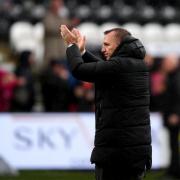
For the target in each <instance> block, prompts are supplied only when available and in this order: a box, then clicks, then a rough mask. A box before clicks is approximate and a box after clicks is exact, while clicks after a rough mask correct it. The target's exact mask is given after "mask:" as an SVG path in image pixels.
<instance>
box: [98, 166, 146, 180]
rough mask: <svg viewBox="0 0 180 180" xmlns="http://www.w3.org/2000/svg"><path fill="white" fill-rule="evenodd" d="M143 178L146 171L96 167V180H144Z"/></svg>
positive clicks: (116, 167)
mask: <svg viewBox="0 0 180 180" xmlns="http://www.w3.org/2000/svg"><path fill="white" fill-rule="evenodd" d="M143 177H144V171H139V172H133V171H131V170H124V169H122V168H118V166H114V167H108V166H104V167H100V166H98V165H96V166H95V178H96V180H142V179H143Z"/></svg>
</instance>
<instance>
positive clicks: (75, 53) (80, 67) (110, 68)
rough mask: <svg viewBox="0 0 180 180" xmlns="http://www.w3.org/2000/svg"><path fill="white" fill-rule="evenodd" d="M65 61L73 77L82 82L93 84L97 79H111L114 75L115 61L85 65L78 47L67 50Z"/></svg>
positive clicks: (74, 46)
mask: <svg viewBox="0 0 180 180" xmlns="http://www.w3.org/2000/svg"><path fill="white" fill-rule="evenodd" d="M66 53H67V59H68V63H69V65H70V69H71V71H72V74H73V76H74V77H76V78H77V79H79V80H82V81H88V82H95V81H96V80H99V79H104V78H107V77H108V78H110V77H113V74H115V73H116V69H117V68H116V67H117V62H116V61H111V60H109V61H103V60H102V61H101V60H100V61H95V62H89V63H85V62H84V60H83V58H82V56H81V54H80V51H79V49H78V47H77V46H76V45H73V46H71V47H69V48H67V51H66Z"/></svg>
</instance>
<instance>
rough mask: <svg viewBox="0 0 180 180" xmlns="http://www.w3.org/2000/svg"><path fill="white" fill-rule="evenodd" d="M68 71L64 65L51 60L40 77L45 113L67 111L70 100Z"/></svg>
mask: <svg viewBox="0 0 180 180" xmlns="http://www.w3.org/2000/svg"><path fill="white" fill-rule="evenodd" d="M68 79H69V71H68V70H67V68H66V66H65V63H64V62H62V61H59V60H51V62H50V66H49V67H48V68H47V69H46V70H45V71H43V73H42V76H41V89H42V96H43V103H44V109H45V111H46V112H62V111H68V108H69V103H70V99H71V93H70V85H69V82H68Z"/></svg>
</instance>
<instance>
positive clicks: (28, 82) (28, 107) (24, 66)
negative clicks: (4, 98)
mask: <svg viewBox="0 0 180 180" xmlns="http://www.w3.org/2000/svg"><path fill="white" fill-rule="evenodd" d="M33 64H34V55H33V53H32V52H30V51H23V52H22V53H21V54H20V58H19V62H18V64H17V67H16V69H15V75H16V78H17V79H18V81H20V82H21V85H19V86H18V87H16V88H15V89H14V97H13V99H12V107H11V111H13V112H30V111H32V108H33V105H34V103H35V87H34V83H35V81H34V77H33V72H32V69H31V66H32V65H33Z"/></svg>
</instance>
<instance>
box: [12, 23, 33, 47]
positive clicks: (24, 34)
mask: <svg viewBox="0 0 180 180" xmlns="http://www.w3.org/2000/svg"><path fill="white" fill-rule="evenodd" d="M32 37H33V26H32V25H31V24H30V23H28V22H16V23H14V24H13V25H12V26H11V28H10V45H11V47H12V48H13V49H15V50H16V47H17V45H18V43H19V42H20V41H21V40H28V39H32Z"/></svg>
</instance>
